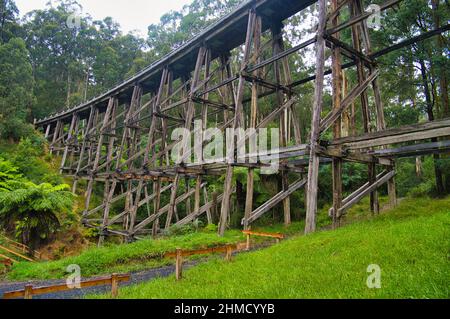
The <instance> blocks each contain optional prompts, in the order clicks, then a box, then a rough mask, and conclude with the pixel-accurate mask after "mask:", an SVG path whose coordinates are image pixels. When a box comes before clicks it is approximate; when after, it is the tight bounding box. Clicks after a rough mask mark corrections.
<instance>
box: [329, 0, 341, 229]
mask: <svg viewBox="0 0 450 319" xmlns="http://www.w3.org/2000/svg"><path fill="white" fill-rule="evenodd" d="M331 8H332V11H334V10H336V9H337V8H338V1H337V0H332V2H331ZM332 23H333V25H334V26H336V25H338V24H339V15H336V17H335V18H334V19H333V21H332ZM334 36H335V37H336V38H337V39H339V38H340V34H339V32H338V33H336V34H335V35H334ZM332 49H333V54H332V70H333V108H334V109H336V110H339V109H340V108H341V102H342V82H343V81H342V80H343V78H342V76H343V74H342V57H341V49H340V48H339V47H338V46H333V47H332ZM341 127H342V119H341V117H339V118H338V119H337V120H336V122H335V123H334V128H333V138H335V139H338V138H340V137H341V134H342V133H341ZM332 166H333V168H332V173H333V208H334V210H333V212H334V214H333V228H337V227H338V226H339V218H338V213H337V212H338V211H339V208H341V206H342V159H340V158H337V157H335V158H333V165H332Z"/></svg>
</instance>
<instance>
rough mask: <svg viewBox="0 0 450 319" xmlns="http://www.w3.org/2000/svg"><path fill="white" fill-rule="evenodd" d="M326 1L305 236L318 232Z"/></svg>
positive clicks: (323, 2) (322, 12) (320, 32)
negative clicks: (319, 152) (318, 148)
mask: <svg viewBox="0 0 450 319" xmlns="http://www.w3.org/2000/svg"><path fill="white" fill-rule="evenodd" d="M326 14H327V8H326V0H319V29H318V36H317V43H316V84H315V91H314V105H313V118H312V125H311V142H310V143H311V151H310V157H309V169H308V187H307V209H306V226H305V234H309V233H312V232H314V231H315V230H316V213H317V192H318V190H317V188H318V184H319V181H318V178H319V164H320V163H319V156H318V155H317V147H318V139H319V134H320V117H321V112H322V101H323V85H324V83H323V82H324V69H325V38H324V32H325V27H326Z"/></svg>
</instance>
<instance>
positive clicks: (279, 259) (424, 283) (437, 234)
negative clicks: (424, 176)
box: [92, 198, 450, 299]
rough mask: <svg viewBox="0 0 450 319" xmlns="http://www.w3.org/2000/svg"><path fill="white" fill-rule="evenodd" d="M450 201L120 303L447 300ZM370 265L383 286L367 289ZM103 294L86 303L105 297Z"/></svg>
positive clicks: (141, 291)
mask: <svg viewBox="0 0 450 319" xmlns="http://www.w3.org/2000/svg"><path fill="white" fill-rule="evenodd" d="M449 244H450V198H446V199H442V200H436V199H428V198H421V199H406V200H403V201H402V202H401V204H400V205H399V206H398V207H397V208H396V209H394V210H391V211H389V212H386V213H384V214H381V215H379V216H376V217H374V218H369V219H366V220H360V221H358V222H355V223H353V224H350V225H347V226H345V227H342V228H340V229H338V230H335V231H323V232H318V233H315V234H312V235H310V236H302V237H294V238H292V239H290V240H286V241H284V242H282V243H281V244H280V245H276V246H272V247H270V248H268V249H264V250H260V251H257V252H252V253H246V254H240V255H238V256H236V257H235V258H234V260H233V261H232V262H226V261H223V260H219V259H214V260H211V261H209V262H207V263H204V264H201V265H198V266H196V267H194V268H192V269H190V270H187V271H185V272H184V279H183V280H182V281H180V282H176V281H175V278H174V276H171V277H168V278H160V279H157V280H154V281H151V282H148V283H143V284H139V285H136V286H131V287H126V288H123V289H121V290H120V297H121V298H156V299H159V298H176V299H184V298H194V299H196V298H239V299H241V298H242V299H247V298H449V287H450V265H449V248H450V245H449ZM371 264H377V265H379V266H380V267H381V285H382V287H381V289H369V288H368V287H367V285H366V280H367V278H368V276H369V275H370V273H368V272H367V268H368V266H369V265H371ZM108 297H109V296H108V295H102V296H92V298H108Z"/></svg>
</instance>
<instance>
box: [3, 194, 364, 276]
mask: <svg viewBox="0 0 450 319" xmlns="http://www.w3.org/2000/svg"><path fill="white" fill-rule="evenodd" d="M368 205H369V201H368V200H363V201H362V202H361V203H359V204H357V205H355V206H354V207H353V208H352V209H351V210H350V211H349V219H350V220H352V219H354V218H359V217H360V215H362V212H365V211H367V209H368ZM328 208H329V207H324V208H323V209H322V210H321V211H320V212H319V216H318V225H319V227H325V226H327V225H329V223H330V219H329V218H328V216H327V212H328ZM365 215H367V214H365ZM254 230H256V231H263V232H273V233H283V234H285V235H286V236H289V237H290V236H294V235H298V234H301V233H302V232H303V230H304V221H300V222H293V223H292V225H290V226H289V227H285V226H284V225H283V224H273V225H265V226H260V227H257V228H255V229H254ZM242 241H244V237H243V236H241V233H240V232H239V231H237V230H230V231H228V232H227V233H226V236H225V237H224V238H218V237H217V235H216V234H215V233H212V232H210V233H207V232H198V233H193V234H189V235H184V236H176V237H172V238H162V239H160V240H156V241H153V240H144V241H139V242H136V243H133V244H128V245H110V246H106V247H102V248H90V249H88V250H86V251H84V252H82V253H81V254H80V255H78V256H75V257H67V258H63V259H61V260H57V261H50V262H39V263H29V262H20V263H18V264H15V265H14V266H13V268H12V269H11V271H10V272H8V273H7V274H6V275H3V278H4V279H7V280H13V281H22V280H32V279H36V280H42V279H60V278H64V277H65V276H67V273H66V268H67V266H69V265H72V264H77V265H79V266H80V267H81V269H82V275H83V277H89V276H96V275H104V274H111V273H114V272H117V273H126V272H133V271H141V270H145V269H150V268H156V267H161V266H165V265H168V264H173V260H170V259H164V258H162V256H163V255H164V253H166V252H168V251H172V250H174V249H175V248H178V247H180V248H184V249H197V248H204V247H211V246H216V245H220V244H228V243H236V242H242ZM252 241H254V242H255V243H256V244H261V243H263V242H267V241H273V240H271V239H267V238H261V237H253V238H252ZM191 258H193V259H195V258H196V257H191ZM0 274H1V272H0Z"/></svg>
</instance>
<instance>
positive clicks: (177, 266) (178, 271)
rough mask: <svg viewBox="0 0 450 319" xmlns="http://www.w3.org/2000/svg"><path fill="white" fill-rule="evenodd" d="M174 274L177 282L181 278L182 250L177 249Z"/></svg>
mask: <svg viewBox="0 0 450 319" xmlns="http://www.w3.org/2000/svg"><path fill="white" fill-rule="evenodd" d="M175 273H176V278H177V280H181V278H183V250H182V249H180V248H177V260H176V263H175Z"/></svg>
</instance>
